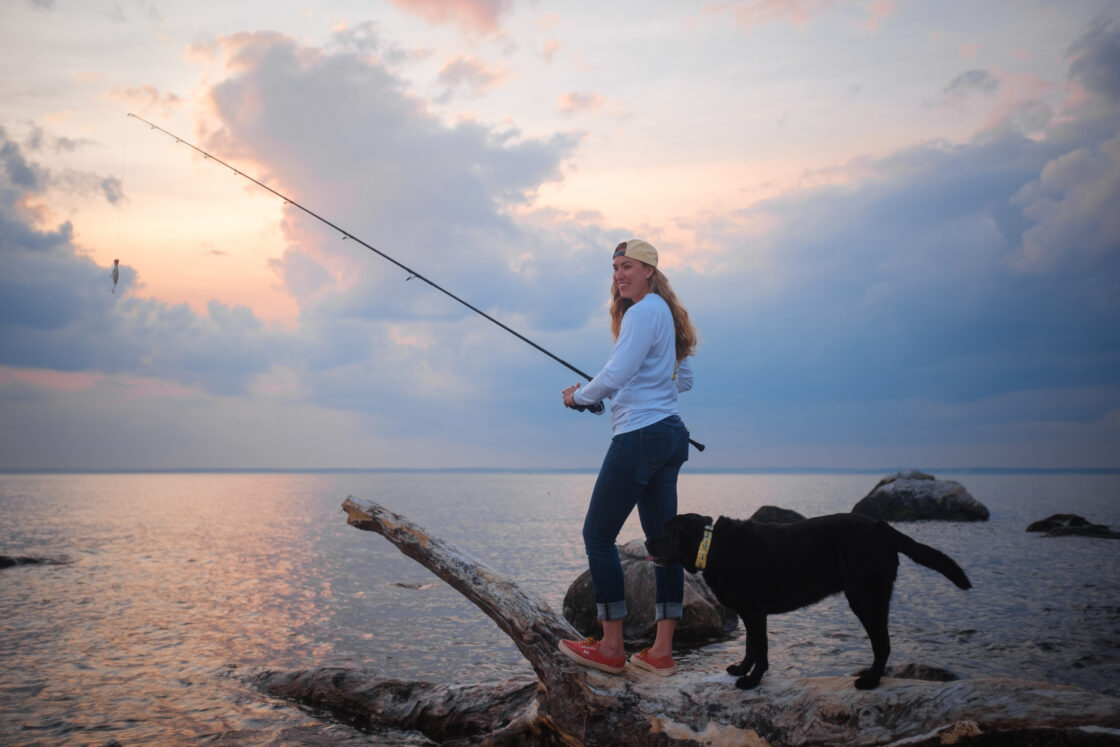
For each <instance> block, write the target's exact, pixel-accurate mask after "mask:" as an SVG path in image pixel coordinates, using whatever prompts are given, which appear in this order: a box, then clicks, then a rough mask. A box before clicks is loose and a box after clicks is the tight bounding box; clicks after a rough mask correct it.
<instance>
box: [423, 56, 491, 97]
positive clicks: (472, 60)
mask: <svg viewBox="0 0 1120 747" xmlns="http://www.w3.org/2000/svg"><path fill="white" fill-rule="evenodd" d="M506 77H507V74H506V73H505V72H503V71H500V70H495V69H493V68H490V67H487V66H486V63H484V62H483V61H482V60H480V59H478V58H477V57H470V56H467V55H458V56H456V57H455V58H453V59H450V60H448V61H447V62H445V63H444V64H443V67H441V68H440V70H439V75H438V76H437V79H438V80H439V82H440V84H441V85H442V86H443V87H444V89H445V91H446V93H445V94H444V97H443V98H444V99H445V100H446V99H447V98H450V96H451V95H452V94H454V93H456V92H463V93H465V94H466V95H468V96H481V95H483V94H485V93H486V92H488V91H491V90H493V89H494V88H497V87H498V86H499V85H501V83H502V82H503V81H504V80H505V79H506Z"/></svg>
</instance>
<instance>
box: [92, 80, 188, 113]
mask: <svg viewBox="0 0 1120 747" xmlns="http://www.w3.org/2000/svg"><path fill="white" fill-rule="evenodd" d="M109 97H110V98H112V99H115V100H116V101H120V102H121V103H123V104H126V105H128V106H134V107H137V108H139V109H140V110H141V111H144V112H146V111H151V110H153V109H156V110H158V111H160V112H162V113H164V114H170V113H171V112H173V111H174V110H175V109H176V108H177V107H178V106H180V105H181V104H182V103H183V99H182V98H180V97H179V96H178V95H177V94H174V93H171V92H170V91H161V90H159V89H158V88H156V87H155V86H150V85H149V86H125V87H124V88H115V89H113V90H112V91H110V92H109Z"/></svg>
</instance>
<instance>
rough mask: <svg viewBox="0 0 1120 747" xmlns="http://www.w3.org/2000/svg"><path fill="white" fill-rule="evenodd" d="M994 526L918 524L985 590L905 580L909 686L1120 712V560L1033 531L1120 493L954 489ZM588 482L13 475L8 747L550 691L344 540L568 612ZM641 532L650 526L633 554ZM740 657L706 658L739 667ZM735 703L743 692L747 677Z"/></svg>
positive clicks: (736, 507) (633, 527)
mask: <svg viewBox="0 0 1120 747" xmlns="http://www.w3.org/2000/svg"><path fill="white" fill-rule="evenodd" d="M937 476H938V477H941V478H947V479H955V480H958V481H960V482H962V483H963V484H964V485H965V487H967V488H968V489H969V491H970V492H971V493H972V494H973V495H974V496H975V497H976V498H977V499H978V500H980V501H981V502H982V503H984V504H985V505H986V506H988V508H989V509H990V510H991V512H992V518H991V520H990V521H988V522H984V523H972V524H958V523H943V522H919V523H903V524H898V525H897V526H898V527H899V528H900V529H902V530H903V531H904V532H906V533H908V534H910V535H911V536H913V537H914V538H916V539H918V540H920V541H922V542H925V543H927V544H931V545H934V546H935V547H938V548H940V549H941V550H943V551H945V552H947V553H948V554H949V555H951V556H952V557H953V558H955V559H956V560H957V561H958V562H959V563H960V565H961V566H962V567H964V569H965V570H966V572H967V573H968V575H969V576H970V577H971V579H972V582H973V584H974V588H973V589H972V590H971V591H968V592H962V591H960V590H958V589H956V588H955V587H954V586H952V584H950V583H949V582H948V581H947V580H945V579H944V578H942V577H941V576H939V575H938V574H936V573H934V572H932V571H928V570H926V569H924V568H921V567H919V566H916V565H915V564H914V563H912V562H910V561H909V560H907V559H905V558H904V559H903V560H902V567H901V568H900V572H899V580H898V583H897V585H896V590H895V596H894V603H893V606H892V616H891V630H892V643H893V653H892V656H891V661H892V663H895V664H902V663H906V662H910V661H918V662H923V663H926V664H930V665H933V666H940V667H945V668H948V669H950V670H952V671H954V672H956V673H957V674H959V675H961V676H963V677H980V676H1007V677H1015V678H1021V679H1039V680H1046V681H1050V682H1055V683H1061V684H1070V685H1076V686H1079V687H1083V688H1087V689H1090V690H1095V691H1099V692H1106V693H1110V694H1114V695H1120V542H1118V541H1115V540H1101V539H1087V538H1046V537H1041V536H1039V535H1036V534H1027V533H1026V532H1025V531H1024V530H1025V528H1026V526H1027V524H1029V523H1030V522H1031V521H1034V520H1036V519H1041V518H1045V517H1046V516H1049V515H1050V514H1052V513H1058V512H1067V513H1077V514H1081V515H1082V516H1085V517H1086V518H1088V519H1089V520H1090V521H1093V522H1096V523H1102V524H1109V525H1111V526H1113V527H1114V528H1116V527H1118V526H1120V475H1117V474H1084V473H1063V474H949V473H945V474H938V475H937ZM880 477H881V475H878V474H696V473H688V472H687V467H686V473H685V474H684V475H682V477H681V483H680V495H681V510H682V511H698V512H702V513H709V514H725V515H729V516H736V517H747V516H749V515H750V514H751V513H753V512H754V510H755V509H757V508H758V507H759V506H763V505H767V504H769V505H778V506H782V507H785V508H791V509H794V510H796V511H799V512H800V513H802V514H804V515H806V516H814V515H820V514H825V513H835V512H841V511H848V510H850V509H851V507H852V505H854V504H855V502H856V501H858V500H859V499H860V498H862V497H863V496H864V495H865V494H866V493H867V492H868V491H869V490H870V489H871V488H872V487H873V486H874V485H875V483H876V482H877V481H878V480H879V478H880ZM594 479H595V476H594V475H593V474H584V473H561V474H551V473H475V472H455V473H377V472H352V473H351V472H345V473H267V474H241V473H233V474H230V473H185V474H162V473H161V474H3V475H0V517H2V521H0V555H8V556H18V555H28V556H35V557H40V558H52V559H58V560H66V561H69V562H67V563H65V564H59V565H29V566H17V567H11V568H7V569H3V570H0V662H2V664H3V665H2V666H0V743H4V744H16V745H22V744H94V745H102V744H106V743H109V742H110V741H111V740H116V741H117V742H119V743H120V744H122V745H131V744H151V743H198V742H203V743H219V744H310V743H317V744H342V743H346V742H350V741H353V742H355V743H357V742H358V741H361V740H362V739H365V738H368V737H367V736H366V735H362V734H361V733H359V732H357V731H355V730H353V729H352V728H350V727H349V726H346V725H344V724H340V723H337V722H334V721H332V720H331V719H330V718H329V717H327V716H325V715H323V714H316V713H311V712H308V711H305V710H302V709H301V708H299V707H297V706H296V705H293V704H290V703H287V702H283V701H278V700H276V699H273V698H269V697H265V696H263V695H261V694H260V693H259V692H257V691H256V690H255V689H254V688H253V687H252V686H251V685H249V684H247V682H246V679H247V674H248V673H252V672H254V671H257V670H260V669H266V668H267V669H289V668H290V669H298V668H308V667H318V666H342V667H352V668H364V669H371V670H374V671H377V672H381V673H383V674H384V675H385V676H388V677H397V678H405V679H423V680H430V681H435V682H480V681H484V680H492V679H495V678H505V677H506V676H509V675H513V674H529V673H531V670H530V669H529V667H528V665H527V664H526V663H525V662H524V661H523V660H522V659H521V657H520V654H519V653H518V652H517V650H516V649H515V648H514V646H513V644H512V643H511V642H510V641H509V640H508V639H506V638H505V636H504V635H503V634H502V633H501V632H500V631H499V630H498V629H497V627H496V626H495V625H494V624H493V623H492V622H491V621H490V620H489V619H488V618H487V617H485V616H484V615H483V614H482V613H481V612H480V611H479V610H478V609H477V608H475V607H474V606H473V605H471V604H470V603H468V602H467V601H466V600H465V599H464V598H463V597H461V596H460V595H459V594H458V593H456V592H454V591H452V590H451V589H450V588H449V587H447V586H445V585H444V584H443V583H442V582H440V581H439V580H438V579H436V578H435V577H434V576H432V575H431V574H430V573H429V572H428V571H427V570H426V569H424V568H423V567H422V566H420V565H418V564H417V563H415V562H414V561H412V560H410V559H408V558H406V557H404V556H403V555H401V554H400V553H399V552H398V551H397V550H396V549H395V548H394V547H393V546H392V545H390V544H389V543H388V542H387V541H386V540H384V539H383V538H382V537H380V536H379V535H376V534H373V533H370V532H362V531H359V530H356V529H353V528H350V527H348V526H347V525H346V521H345V515H344V514H343V513H342V511H341V508H340V505H341V503H342V501H343V500H344V499H345V498H346V497H347V495H351V494H353V495H355V496H358V497H361V498H367V499H370V500H374V501H377V502H379V503H381V504H382V505H384V506H385V507H386V508H388V509H390V510H392V511H395V512H397V513H401V514H404V515H405V516H407V517H409V518H410V519H412V520H413V521H415V522H417V523H419V524H420V525H421V526H423V527H425V528H426V529H427V530H428V531H429V532H431V533H433V534H437V535H439V536H442V537H443V538H445V539H447V540H450V541H451V542H454V543H456V544H457V545H459V546H460V547H461V548H462V549H464V550H466V551H468V552H469V553H471V554H473V555H474V556H475V557H477V558H479V559H481V560H483V561H484V562H486V563H488V564H490V565H491V566H493V567H494V568H496V569H497V570H498V571H500V572H502V573H505V574H507V575H508V576H510V577H512V578H514V579H515V580H516V581H517V582H518V583H520V584H522V585H523V586H524V587H526V588H527V589H529V590H530V591H532V592H535V593H536V594H538V595H540V596H541V597H542V598H543V599H544V600H545V601H546V602H548V604H549V605H551V606H552V608H553V609H554V610H556V611H558V612H559V611H560V610H561V607H562V599H563V596H564V592H565V591H566V589H567V587H568V584H569V583H570V582H571V581H572V580H573V579H574V578H575V577H576V576H577V575H579V574H580V573H581V572H582V571H583V570H584V569H585V568H586V561H585V558H584V555H583V549H582V543H581V540H580V527H581V524H582V520H583V512H584V510H585V507H586V503H587V499H588V496H589V494H590V492H591V487H592V484H593V482H594ZM640 535H641V532H640V529H639V527H638V524H637V517H636V516H635V517H633V518H632V520H631V522H630V523H629V524H627V526H626V528H625V529H624V531H623V534H622V537H621V540H622V541H625V540H628V539H633V538H636V537H639V536H640ZM770 631H771V632H770V651H771V653H770V659H771V667H772V668H771V673H772V675H771V676H782V675H797V676H801V675H814V676H816V675H848V674H851V673H852V672H854V671H856V670H858V669H859V668H861V667H863V666H866V665H867V664H868V663H869V662H870V658H871V654H870V647H869V645H868V643H867V640H866V637H865V636H864V633H863V631H862V628H860V626H859V623H858V622H857V621H856V620H855V617H854V616H853V615H852V614H851V613H850V611H848V610H847V607H846V604H845V602H844V600H843V599H842V598H841V597H836V598H832V599H830V600H826V601H825V602H822V603H821V604H818V605H816V606H814V607H811V608H809V609H806V610H800V611H797V612H792V613H789V614H786V615H781V616H775V617H773V618H771V622H770ZM741 646H742V631H741V630H740V634H739V638H738V639H737V640H735V641H733V642H730V643H726V644H718V645H716V646H713V647H709V648H707V649H701V650H699V651H696V652H692V653H689V654H687V655H685V656H684V657H683V659H682V662H681V663H682V664H683V665H685V666H687V663H688V661H690V660H692V659H694V658H695V657H706V656H718V657H721V658H722V659H727V660H731V659H732V658H733V657H736V656H740V655H741V654H740V653H739V651H740V647H741ZM729 685H730V678H729Z"/></svg>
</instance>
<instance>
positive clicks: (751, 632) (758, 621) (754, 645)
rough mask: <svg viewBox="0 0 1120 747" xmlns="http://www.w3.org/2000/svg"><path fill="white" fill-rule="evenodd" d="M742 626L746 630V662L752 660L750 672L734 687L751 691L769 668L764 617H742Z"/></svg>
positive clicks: (736, 681)
mask: <svg viewBox="0 0 1120 747" xmlns="http://www.w3.org/2000/svg"><path fill="white" fill-rule="evenodd" d="M743 624H744V625H745V626H746V628H747V659H744V662H745V661H747V660H753V666H752V667H751V670H750V671H749V672H748V673H747V674H746V676H744V677H740V678H739V679H737V680H735V687H737V688H739V689H740V690H753V689H754V688H756V687H758V683H759V682H761V681H762V675H763V674H765V673H766V670H767V669H769V668H770V662H769V660H768V659H767V641H766V615H750V616H749V617H743Z"/></svg>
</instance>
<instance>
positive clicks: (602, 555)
mask: <svg viewBox="0 0 1120 747" xmlns="http://www.w3.org/2000/svg"><path fill="white" fill-rule="evenodd" d="M613 266H614V275H613V278H612V279H613V282H612V284H611V297H612V300H611V333H612V335H613V336H614V339H615V346H614V350H613V351H612V353H611V357H610V359H609V360H608V361H607V363H606V365H605V366H603V370H602V371H600V372H599V373H598V375H596V376H595V378H594V379H592V380H591V381H590V382H588V383H587V384H586V385H584V386H583V388H580V387H578V386H572V387H568V388H567V389H565V390H564V392H563V398H564V405H565V406H567V407H577V406H588V405H594V404H596V403H599V402H602V401H603V400H605V399H610V400H611V429H612V431H613V433H614V436H613V438H612V439H611V445H610V448H609V449H608V450H607V455H606V458H605V459H604V460H603V466H602V468H601V469H600V470H599V478H598V479H597V480H596V481H595V489H594V491H593V492H592V494H591V504H590V505H589V506H588V509H587V517H586V519H585V520H584V524H583V542H584V546H585V548H586V550H587V561H588V565H589V567H590V568H591V580H592V583H593V584H594V586H595V607H596V613H597V614H598V617H599V620H600V621H601V622H602V625H603V638H602V640H599V641H596V640H595V639H594V638H588V639H587V640H585V641H561V642H560V651H561V652H562V653H564V654H565V655H566V656H568V657H570V658H572V659H574V660H575V661H578V662H579V663H581V664H584V665H586V666H589V667H594V668H595V669H600V670H602V671H605V672H612V673H618V672H621V671H622V670H623V669H624V668H625V666H626V652H625V651H624V650H623V644H622V621H623V618H624V617H625V616H626V596H625V594H624V590H623V577H622V563H621V562H620V561H619V558H618V549H617V548H616V547H615V541H616V540H617V539H618V533H619V532H620V531H621V530H622V525H623V524H624V523H625V522H626V519H627V517H629V516H630V513H631V512H632V511H633V510H634V506H637V507H638V516H639V518H640V519H641V522H642V530H643V531H644V532H645V534H646V537H647V538H649V537H653V536H656V535H658V534H661V530H662V527H663V526H664V524H665V522H666V521H668V520H669V519H670V518H672V517H673V516H675V515H676V513H677V474H678V473H679V472H680V469H681V465H682V464H684V462H685V460H687V459H688V430H687V429H686V428H685V427H684V423H683V422H681V418H680V416H679V415H678V414H677V393H678V392H684V391H687V390H689V389H691V388H692V369H691V368H690V367H689V364H688V356H690V355H692V352H693V350H694V349H695V347H696V330H695V328H693V326H692V322H690V321H689V318H688V312H687V311H685V309H684V307H683V306H681V304H680V302H679V301H677V297H676V295H675V294H674V293H673V289H672V288H671V287H670V286H669V281H668V279H667V278H666V277H665V275H663V274H662V273H661V271H660V270H658V269H657V250H656V249H654V248H653V247H652V246H650V244H649V243H647V242H646V241H643V240H642V239H631V240H630V241H624V242H622V243H621V244H619V245H618V246H617V247H616V248H615V251H614V260H613ZM654 578H655V580H656V583H657V599H656V605H657V608H656V614H657V634H656V637H655V639H654V642H653V645H652V646H651V647H649V648H647V649H645V650H643V651H642V652H641V653H638V654H635V655H634V656H632V657H630V663H631V664H633V665H634V666H637V667H640V668H642V669H646V670H649V671H651V672H654V673H656V674H659V675H662V676H667V675H670V674H672V673H673V672H674V671H675V666H674V663H673V632H674V631H675V630H676V627H677V620H678V619H680V616H681V602H682V600H683V599H684V571H683V569H682V568H681V567H680V566H679V565H673V566H668V567H657V568H655V569H654Z"/></svg>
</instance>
